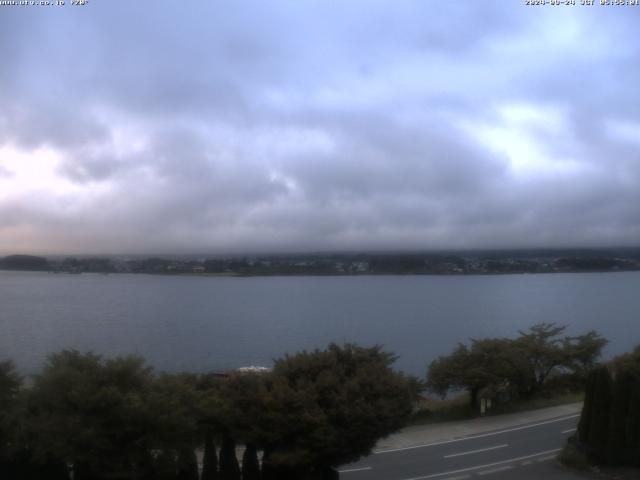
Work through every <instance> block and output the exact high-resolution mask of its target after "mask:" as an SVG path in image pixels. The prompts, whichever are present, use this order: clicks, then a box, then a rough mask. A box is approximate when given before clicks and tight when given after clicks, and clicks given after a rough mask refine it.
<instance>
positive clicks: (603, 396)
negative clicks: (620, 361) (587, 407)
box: [586, 366, 612, 464]
mask: <svg viewBox="0 0 640 480" xmlns="http://www.w3.org/2000/svg"><path fill="white" fill-rule="evenodd" d="M593 382H594V383H593V398H592V400H591V402H592V405H591V408H592V413H591V415H590V418H589V426H588V434H587V438H586V441H587V445H588V452H589V458H590V459H591V461H593V462H594V463H596V464H604V463H605V462H606V448H607V440H608V433H609V416H610V412H611V398H612V395H611V392H612V380H611V373H610V372H609V369H608V368H607V367H606V366H601V367H598V368H596V369H595V370H594V380H593Z"/></svg>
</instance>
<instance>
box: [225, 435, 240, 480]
mask: <svg viewBox="0 0 640 480" xmlns="http://www.w3.org/2000/svg"><path fill="white" fill-rule="evenodd" d="M220 480H240V465H238V458H237V457H236V442H235V441H234V440H233V439H232V438H231V437H230V436H229V435H225V436H224V437H223V438H222V446H221V447H220Z"/></svg>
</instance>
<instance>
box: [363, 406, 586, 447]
mask: <svg viewBox="0 0 640 480" xmlns="http://www.w3.org/2000/svg"><path fill="white" fill-rule="evenodd" d="M579 416H580V414H579V413H576V414H575V415H569V416H568V417H562V418H554V419H553V420H547V421H545V422H539V423H533V424H531V425H523V426H521V427H514V428H508V429H506V430H500V431H497V432H490V433H481V434H479V435H470V436H468V437H462V438H454V439H453V440H444V441H442V442H433V443H423V444H420V445H412V446H410V447H402V448H389V449H386V450H377V451H375V452H373V454H374V455H379V454H381V453H391V452H401V451H403V450H413V449H415V448H425V447H435V446H436V445H446V444H448V443H454V442H462V441H464V440H474V439H476V438H484V437H491V436H493V435H500V434H502V433H509V432H515V431H517V430H525V429H527V428H534V427H539V426H540V425H548V424H549V423H555V422H562V421H564V420H570V419H572V418H576V417H579Z"/></svg>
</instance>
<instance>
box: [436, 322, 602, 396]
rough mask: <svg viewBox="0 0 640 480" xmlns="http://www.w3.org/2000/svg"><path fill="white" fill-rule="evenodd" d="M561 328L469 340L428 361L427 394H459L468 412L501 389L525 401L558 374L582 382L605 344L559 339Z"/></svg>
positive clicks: (592, 335)
mask: <svg viewBox="0 0 640 480" xmlns="http://www.w3.org/2000/svg"><path fill="white" fill-rule="evenodd" d="M565 330H566V327H565V326H559V325H556V324H554V323H539V324H536V325H533V326H532V327H530V328H529V329H528V330H526V331H521V332H520V335H519V337H517V338H515V339H508V338H485V339H472V340H471V341H470V345H469V346H467V345H464V344H459V345H458V346H457V347H456V348H455V349H454V350H453V352H452V353H451V354H449V355H446V356H441V357H439V358H438V359H436V360H434V361H433V362H432V363H431V364H430V365H429V368H428V371H427V386H428V388H429V389H430V390H431V391H432V392H434V393H438V394H440V395H444V394H446V393H447V392H448V391H450V390H451V389H465V390H467V391H468V392H469V394H470V402H471V405H472V406H474V407H475V406H476V405H477V399H478V395H479V393H480V391H481V390H483V389H491V388H493V389H503V390H508V391H509V392H510V393H511V394H517V395H524V396H531V395H534V394H536V393H537V392H539V391H540V389H541V388H542V387H543V386H544V385H545V383H546V382H547V381H548V380H549V378H551V377H554V376H557V375H560V374H571V375H578V376H580V377H581V378H585V377H586V374H587V373H588V371H589V370H590V369H591V368H593V366H594V365H595V364H596V361H597V359H598V358H599V356H600V353H601V351H602V348H603V347H604V346H605V345H606V343H607V341H606V340H605V339H604V338H602V337H601V336H600V335H599V334H598V333H596V332H595V331H590V332H587V333H586V334H584V335H580V336H575V337H571V336H566V335H565V336H562V334H564V332H565Z"/></svg>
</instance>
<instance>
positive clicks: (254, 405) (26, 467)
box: [0, 323, 640, 480]
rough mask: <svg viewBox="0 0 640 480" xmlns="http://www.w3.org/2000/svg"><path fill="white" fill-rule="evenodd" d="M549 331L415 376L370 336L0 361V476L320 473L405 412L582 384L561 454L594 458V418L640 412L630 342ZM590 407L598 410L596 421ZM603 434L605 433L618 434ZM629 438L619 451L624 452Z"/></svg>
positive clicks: (151, 479)
mask: <svg viewBox="0 0 640 480" xmlns="http://www.w3.org/2000/svg"><path fill="white" fill-rule="evenodd" d="M565 330H566V328H565V327H563V326H558V325H555V324H553V323H541V324H538V325H534V326H532V327H531V328H529V329H528V330H526V331H523V332H520V335H519V336H518V337H516V338H514V339H509V338H485V339H475V340H471V341H470V343H469V344H466V345H465V344H459V345H458V346H457V347H456V348H455V349H454V350H453V351H452V353H451V354H450V355H447V356H442V357H440V358H438V359H436V360H435V361H433V362H432V363H431V364H430V366H429V369H428V373H427V378H426V382H423V381H421V380H419V379H417V378H414V377H410V376H405V375H403V374H401V373H398V372H395V371H394V370H392V368H391V366H392V364H393V362H394V361H395V357H394V355H393V354H391V353H389V352H386V351H384V350H383V349H382V348H381V347H378V346H376V347H371V348H363V347H359V346H356V345H353V344H346V345H343V346H339V345H335V344H331V345H329V347H328V348H327V349H325V350H316V351H313V352H301V353H297V354H295V355H286V356H284V357H282V358H280V359H278V360H276V361H275V363H274V367H273V369H271V370H269V371H257V372H233V373H230V374H228V375H222V374H214V373H210V374H192V373H182V374H166V373H161V374H156V373H154V372H153V370H152V369H151V368H150V367H149V366H148V365H147V364H146V363H145V361H144V359H142V358H140V357H137V356H125V357H116V358H103V357H101V356H98V355H95V354H92V353H80V352H77V351H62V352H59V353H55V354H53V355H51V356H49V358H48V360H47V361H46V363H45V365H44V366H43V368H42V371H41V372H40V374H39V375H36V376H35V377H33V378H31V379H29V381H28V382H25V379H23V378H22V377H21V376H20V375H19V374H18V373H17V371H16V369H15V367H14V365H13V363H11V362H10V361H4V362H0V478H2V479H3V480H17V479H20V480H32V479H41V478H47V479H48V480H70V479H71V478H73V480H106V479H122V480H124V479H132V480H133V479H139V480H254V479H259V478H261V479H263V480H275V479H277V480H288V479H296V480H305V479H308V480H324V479H334V478H337V472H336V470H335V469H336V468H337V467H338V466H340V465H343V464H346V463H349V462H352V461H355V460H357V459H359V458H360V457H361V456H364V455H366V454H368V453H370V452H371V450H372V449H373V447H374V446H375V444H376V442H377V441H378V440H379V439H380V438H382V437H385V436H387V435H389V434H391V433H393V432H394V431H396V430H398V429H400V428H402V427H403V426H405V425H407V424H408V423H429V422H435V421H442V420H452V419H462V418H469V417H472V416H477V415H479V414H480V413H481V412H482V413H504V412H513V411H518V410H524V409H532V408H542V407H546V406H551V405H557V404H559V403H570V402H576V401H580V400H581V399H582V397H583V395H584V393H583V392H584V386H585V384H587V385H588V388H587V401H586V402H585V411H586V412H587V413H583V417H584V416H585V415H587V416H590V417H589V418H592V417H593V416H594V415H596V417H597V418H598V420H583V421H582V422H581V427H580V435H581V436H580V437H579V441H576V442H574V443H573V444H572V447H571V448H573V450H574V451H575V452H570V453H574V455H573V457H575V458H576V459H577V460H576V461H579V460H580V459H581V458H582V457H584V456H585V455H586V457H589V459H591V458H592V457H593V458H594V459H598V460H599V459H600V458H606V459H607V461H609V460H608V459H609V457H608V456H605V457H598V456H597V455H600V454H599V453H595V452H598V451H599V450H597V449H598V448H599V447H598V445H600V443H597V442H599V441H600V440H596V439H599V438H601V433H594V432H601V431H606V432H612V431H613V430H615V428H614V427H613V426H610V425H619V424H620V422H621V421H622V420H621V419H622V418H627V417H629V416H630V417H629V418H632V419H635V417H634V415H636V416H639V418H640V412H635V410H634V409H633V408H632V407H631V406H629V400H620V398H621V397H620V395H622V394H621V393H619V392H631V391H633V392H636V390H637V385H636V386H633V385H635V384H633V382H634V380H633V378H635V379H636V380H635V381H636V383H637V378H638V377H637V376H636V377H633V375H638V371H639V370H640V368H637V365H636V362H637V363H640V362H638V358H640V349H639V350H637V351H636V352H635V353H634V354H633V355H629V356H625V357H620V358H619V359H617V360H616V362H614V364H612V365H615V368H614V367H612V366H609V367H599V366H598V358H599V356H600V353H601V351H602V348H603V347H604V346H605V345H606V340H605V339H603V338H602V337H600V336H599V335H598V334H597V333H596V332H593V331H591V332H587V333H585V334H584V335H579V336H567V335H565ZM629 365H631V366H629ZM634 365H635V366H634ZM634 369H635V370H634ZM605 372H610V373H605ZM620 372H627V373H624V374H623V373H620ZM594 375H596V376H595V377H594ZM598 375H599V376H598ZM606 375H609V377H607V376H606ZM594 378H595V379H596V380H594ZM587 379H589V381H588V382H587ZM625 379H626V380H625ZM623 381H624V382H626V383H621V382H623ZM602 385H607V386H606V387H602ZM603 388H604V389H605V390H606V392H608V393H602V392H603V391H605V390H603ZM634 388H635V389H636V390H634ZM425 391H426V392H428V393H429V394H430V395H426V396H425V395H421V394H422V393H424V392H425ZM616 392H618V393H616ZM434 395H437V396H439V397H440V399H436V398H434V397H433V396H434ZM607 395H608V396H607ZM625 395H626V393H625ZM633 395H635V396H633V397H632V400H630V401H637V404H638V405H640V401H638V398H640V397H638V395H640V392H636V393H633ZM594 398H595V400H594ZM625 398H626V397H625ZM598 402H599V403H598ZM625 402H626V403H625ZM603 405H604V407H603ZM612 405H615V408H614V407H612ZM620 405H623V406H620ZM618 406H620V407H618ZM605 407H606V408H605ZM618 408H620V410H619V409H618ZM634 408H635V407H634ZM612 409H613V410H612ZM594 412H595V413H594ZM602 412H608V413H606V415H608V416H607V417H606V418H607V420H606V421H607V422H609V418H611V419H612V420H611V424H609V423H607V424H606V427H603V426H602V425H603V422H605V420H602V418H601V417H599V416H597V415H599V414H601V413H602ZM596 417H593V418H596ZM636 420H637V419H636ZM636 420H633V421H634V422H635V421H636ZM585 422H586V423H585ZM592 424H593V425H597V427H592ZM633 425H635V423H633ZM616 428H617V427H616ZM634 428H635V427H634ZM602 429H604V430H602ZM634 431H635V430H634ZM638 431H640V430H638ZM608 434H609V433H607V435H608ZM611 435H613V434H611ZM606 438H609V437H606ZM610 438H611V440H610V441H609V440H607V445H610V444H611V445H618V444H620V442H622V440H620V438H621V437H619V436H614V437H610ZM625 438H626V437H625ZM634 438H636V437H634ZM634 441H635V440H634ZM594 442H595V443H594ZM616 442H617V443H616ZM633 445H635V446H634V447H630V448H632V450H630V451H629V452H631V453H627V454H625V455H627V457H628V456H629V455H635V454H636V453H638V451H637V450H633V448H636V449H637V448H638V446H637V445H636V444H633ZM585 446H586V447H585ZM581 452H584V453H581ZM240 455H241V456H242V458H241V461H239V456H240ZM581 455H582V457H581ZM602 455H610V453H606V454H602ZM586 457H584V458H586ZM625 458H626V457H625ZM637 458H640V456H639V457H637Z"/></svg>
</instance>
